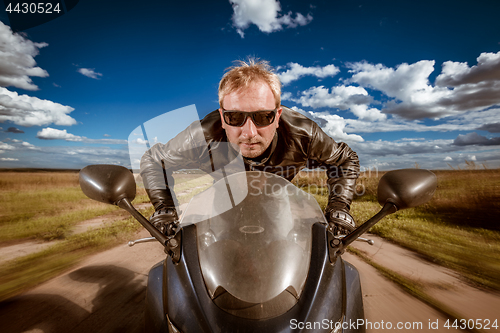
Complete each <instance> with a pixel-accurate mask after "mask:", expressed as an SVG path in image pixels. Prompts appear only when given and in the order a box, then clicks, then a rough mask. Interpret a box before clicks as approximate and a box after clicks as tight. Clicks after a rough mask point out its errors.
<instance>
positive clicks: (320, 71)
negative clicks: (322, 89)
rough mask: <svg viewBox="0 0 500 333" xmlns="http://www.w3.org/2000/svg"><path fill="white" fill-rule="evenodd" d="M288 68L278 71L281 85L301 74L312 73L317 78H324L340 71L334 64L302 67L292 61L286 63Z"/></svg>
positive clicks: (297, 77)
mask: <svg viewBox="0 0 500 333" xmlns="http://www.w3.org/2000/svg"><path fill="white" fill-rule="evenodd" d="M287 66H288V67H289V69H287V70H286V71H285V72H282V73H278V76H279V78H280V81H281V83H282V84H283V85H287V84H289V83H290V82H293V81H297V80H298V79H300V78H301V77H303V76H306V75H312V76H316V77H318V78H321V79H324V78H326V77H333V76H335V75H337V74H338V73H339V72H340V69H339V68H338V67H336V66H335V65H326V66H324V67H320V66H315V67H303V66H302V65H299V64H297V63H294V62H290V63H288V64H287Z"/></svg>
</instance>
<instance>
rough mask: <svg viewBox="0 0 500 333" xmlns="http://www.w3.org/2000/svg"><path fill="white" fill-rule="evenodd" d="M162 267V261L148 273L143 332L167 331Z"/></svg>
mask: <svg viewBox="0 0 500 333" xmlns="http://www.w3.org/2000/svg"><path fill="white" fill-rule="evenodd" d="M167 260H170V259H167ZM163 269H164V264H163V261H162V262H159V263H157V264H156V265H154V266H153V268H151V270H150V271H149V274H148V287H147V289H146V308H145V313H144V319H145V332H168V329H167V319H166V317H165V311H164V306H163V305H164V302H163V297H162V294H163V293H162V290H163V276H164V274H163Z"/></svg>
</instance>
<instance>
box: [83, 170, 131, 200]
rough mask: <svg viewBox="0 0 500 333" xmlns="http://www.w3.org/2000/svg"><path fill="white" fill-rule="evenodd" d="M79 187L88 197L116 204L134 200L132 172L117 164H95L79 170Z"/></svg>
mask: <svg viewBox="0 0 500 333" xmlns="http://www.w3.org/2000/svg"><path fill="white" fill-rule="evenodd" d="M79 178H80V187H81V189H82V191H83V193H85V195H86V196H88V197H89V198H90V199H94V200H96V201H100V202H104V203H107V204H112V205H114V204H116V203H117V202H118V201H120V200H121V199H123V198H127V199H128V200H129V201H130V202H131V201H132V200H134V198H135V193H136V187H135V180H134V176H133V175H132V172H130V170H129V169H127V168H125V167H122V166H119V165H106V164H95V165H88V166H86V167H85V168H83V169H82V170H80V177H79Z"/></svg>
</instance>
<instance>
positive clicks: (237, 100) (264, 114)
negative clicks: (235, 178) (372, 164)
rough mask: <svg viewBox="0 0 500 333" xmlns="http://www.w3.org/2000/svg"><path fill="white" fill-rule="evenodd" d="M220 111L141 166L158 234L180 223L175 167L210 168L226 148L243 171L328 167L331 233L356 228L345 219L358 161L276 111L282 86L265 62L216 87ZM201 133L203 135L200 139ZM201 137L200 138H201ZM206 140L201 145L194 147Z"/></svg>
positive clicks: (246, 66) (233, 72)
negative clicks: (174, 189) (171, 186)
mask: <svg viewBox="0 0 500 333" xmlns="http://www.w3.org/2000/svg"><path fill="white" fill-rule="evenodd" d="M219 104H220V108H219V109H218V110H216V111H213V112H211V113H209V114H208V115H207V116H206V117H205V118H203V120H202V121H201V126H198V127H196V126H194V124H193V125H191V126H189V127H188V128H187V129H186V130H184V131H183V132H181V133H180V134H179V135H177V136H176V137H175V138H174V139H172V140H171V141H169V142H168V143H167V144H156V145H155V146H153V147H152V148H151V149H150V150H148V151H147V152H146V153H145V154H144V156H143V157H142V160H141V175H142V178H143V181H144V184H145V187H146V191H147V193H148V195H149V198H150V199H151V203H152V204H153V205H154V207H155V213H154V214H153V215H152V216H151V223H153V225H155V226H157V227H158V228H159V229H160V230H162V232H165V233H167V234H169V233H171V230H169V229H168V228H169V227H168V226H169V225H171V224H172V223H171V222H173V221H175V220H177V212H176V210H175V203H174V198H173V197H172V195H171V193H170V191H169V190H168V188H167V189H166V188H165V177H166V178H168V179H169V182H168V183H169V184H172V180H173V179H172V177H171V172H172V171H174V170H175V169H182V168H184V169H186V168H193V167H194V168H200V169H202V170H204V171H207V172H210V171H213V170H214V168H215V167H214V162H213V158H212V156H213V155H214V154H216V150H217V149H218V147H219V146H220V145H219V144H220V143H222V142H229V143H230V144H231V145H232V146H233V147H234V148H235V150H239V152H240V153H241V155H242V156H243V158H244V163H245V169H247V170H263V171H266V172H271V173H275V174H278V175H280V176H282V177H284V178H287V179H288V180H292V179H293V177H294V176H295V175H296V174H297V173H298V172H299V171H300V170H301V169H303V168H305V167H307V168H315V167H322V168H324V169H326V172H327V176H328V186H329V189H330V193H329V198H328V205H327V207H326V209H325V217H326V219H327V221H328V222H329V224H330V227H331V228H332V230H333V231H334V233H335V234H348V233H349V232H351V231H352V230H354V228H355V223H354V220H353V218H352V217H351V215H350V214H349V209H350V204H351V201H352V198H353V193H354V187H355V183H356V179H357V178H358V175H359V161H358V156H357V155H356V153H355V152H354V151H352V150H351V149H350V148H349V147H348V146H347V145H346V144H345V143H336V142H335V141H334V140H333V139H332V138H331V137H329V136H328V135H326V134H325V133H324V132H323V131H322V130H321V129H320V127H319V126H318V125H317V124H316V123H315V122H313V121H312V120H310V119H309V118H307V117H305V116H303V115H301V114H300V113H298V112H295V111H293V110H291V109H289V108H286V107H284V106H282V105H281V83H280V81H279V78H278V76H277V75H276V74H275V73H273V72H272V70H271V67H270V66H269V65H268V63H267V62H265V61H259V62H257V61H255V60H253V59H250V60H249V61H248V62H243V61H240V62H239V66H235V67H232V68H231V69H230V70H229V71H228V72H227V73H226V74H225V75H224V77H223V78H222V80H221V82H220V84H219ZM200 131H202V132H203V133H199V132H200ZM200 134H202V135H200ZM200 136H201V137H202V138H204V140H205V141H206V142H203V143H202V145H203V146H204V147H205V148H203V149H200V148H196V147H199V145H200V142H195V141H200V140H199V139H198V140H196V139H195V138H199V137H200Z"/></svg>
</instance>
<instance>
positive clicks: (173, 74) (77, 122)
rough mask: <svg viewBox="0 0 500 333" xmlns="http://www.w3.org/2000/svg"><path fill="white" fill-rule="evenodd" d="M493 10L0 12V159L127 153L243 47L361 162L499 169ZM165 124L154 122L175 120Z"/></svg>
mask: <svg viewBox="0 0 500 333" xmlns="http://www.w3.org/2000/svg"><path fill="white" fill-rule="evenodd" d="M499 10H500V3H499V2H497V1H475V2H471V1H456V0H455V1H418V2H409V1H319V0H318V1H309V2H306V1H284V0H282V1H276V0H253V1H250V0H232V1H218V2H207V1H190V2H184V3H181V2H175V3H174V2H173V1H170V2H167V1H154V0H153V1H149V2H145V3H139V2H137V1H114V0H107V1H97V0H80V2H79V3H78V4H77V5H76V6H75V7H74V8H73V9H72V10H71V11H69V12H68V13H66V14H65V15H63V16H61V17H59V18H57V19H54V20H52V21H50V22H47V23H45V24H42V25H39V26H37V27H33V28H30V29H27V30H25V31H23V32H21V33H13V32H12V30H11V29H10V26H9V25H10V22H9V21H8V19H7V16H6V15H5V13H2V14H0V20H1V21H2V22H3V24H0V127H1V129H0V168H14V167H37V168H81V167H83V166H85V165H88V164H94V163H113V164H121V165H125V166H130V158H129V150H128V145H127V139H128V138H129V137H132V136H131V133H133V132H134V130H135V129H137V128H138V127H139V126H141V124H144V123H146V122H148V121H149V120H151V119H153V118H155V117H157V116H160V115H162V114H164V113H166V112H169V111H171V110H178V109H181V108H183V107H186V106H190V105H193V104H194V105H195V106H196V110H197V112H198V116H199V117H203V116H204V115H206V114H207V113H209V112H210V111H212V110H215V109H216V108H217V107H218V102H217V86H218V82H219V80H220V78H221V76H222V74H223V72H224V70H225V69H226V68H227V67H229V66H231V65H232V62H233V61H234V60H237V59H245V58H246V57H248V56H255V57H258V58H261V59H265V60H268V61H269V62H270V63H271V65H272V66H274V67H275V68H277V72H278V74H279V75H280V77H281V79H282V82H283V84H284V86H283V101H282V103H283V104H284V105H286V106H289V107H293V108H294V109H296V110H297V111H299V112H302V113H304V114H306V115H307V116H309V117H310V118H312V119H314V120H315V121H317V122H318V123H319V124H320V125H321V127H322V128H323V129H324V130H325V131H326V132H327V133H328V134H329V135H330V136H332V137H333V138H334V139H336V140H338V141H345V142H347V143H348V144H349V145H350V146H351V147H352V148H353V149H354V150H355V151H356V152H357V153H358V155H359V157H360V161H361V164H362V166H364V167H365V168H369V167H377V168H379V169H382V170H386V169H396V168H404V167H413V166H414V165H415V163H418V164H419V165H420V167H424V168H429V169H449V168H450V166H449V165H451V166H453V167H457V166H460V167H463V166H464V165H465V160H468V161H471V160H472V161H475V162H476V163H477V164H478V165H482V164H484V165H486V166H487V167H488V168H497V167H500V149H499V148H500V134H499V133H500V117H499V114H500V20H498V12H499ZM189 109H190V110H191V108H189ZM192 116H193V114H192V113H189V115H187V114H186V116H185V117H186V119H180V123H183V121H182V120H184V122H185V121H188V120H190V119H191V118H190V117H192ZM175 117H183V114H182V113H176V116H175ZM172 124H173V123H166V124H165V125H164V131H166V132H168V133H174V134H175V133H177V132H179V131H180V130H181V129H182V128H180V127H181V126H175V125H172ZM150 140H151V138H150Z"/></svg>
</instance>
